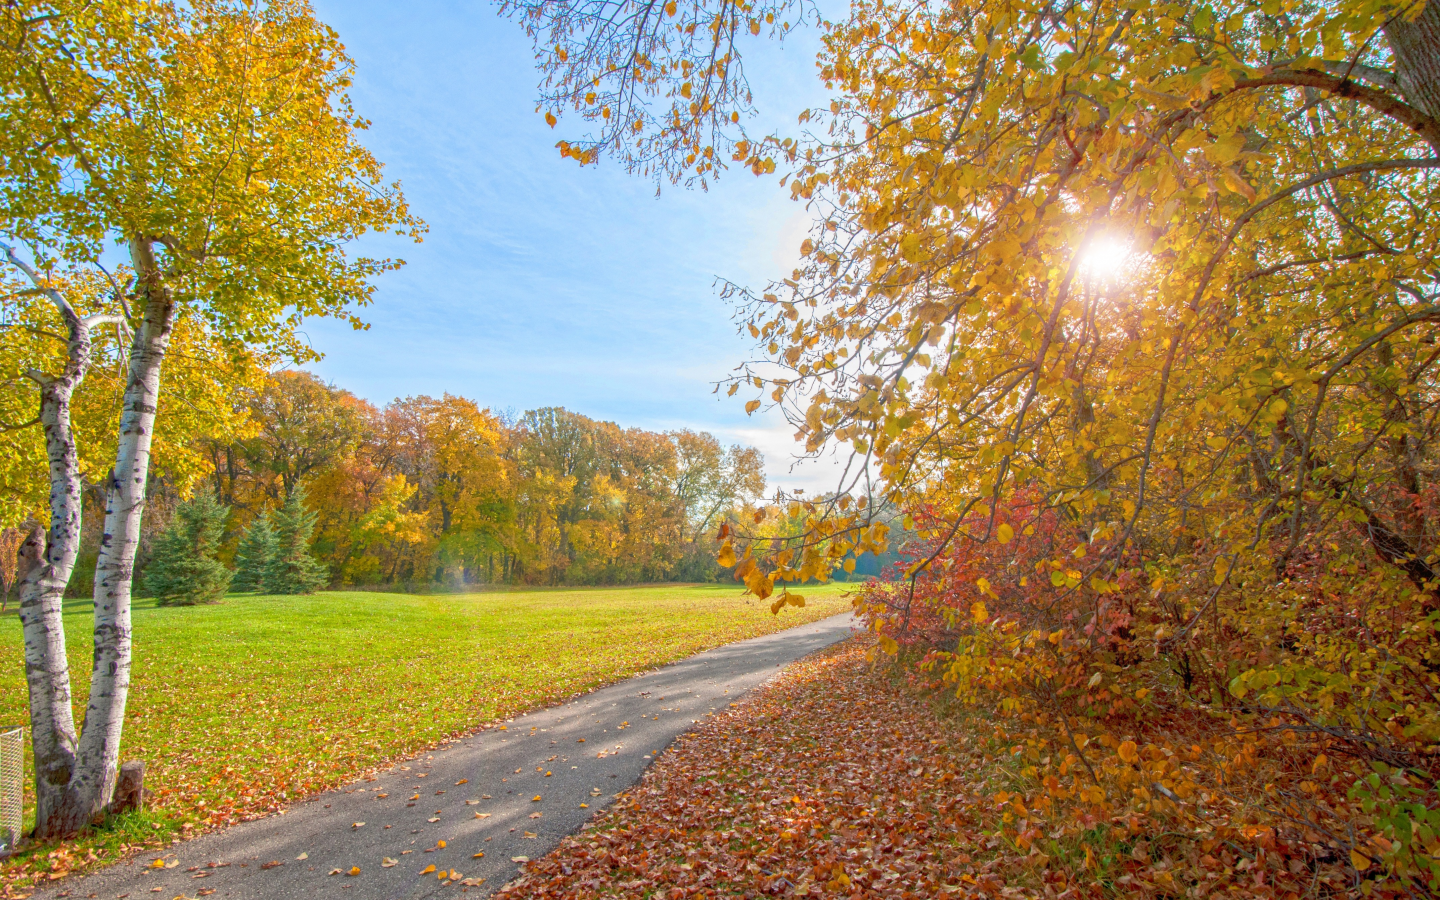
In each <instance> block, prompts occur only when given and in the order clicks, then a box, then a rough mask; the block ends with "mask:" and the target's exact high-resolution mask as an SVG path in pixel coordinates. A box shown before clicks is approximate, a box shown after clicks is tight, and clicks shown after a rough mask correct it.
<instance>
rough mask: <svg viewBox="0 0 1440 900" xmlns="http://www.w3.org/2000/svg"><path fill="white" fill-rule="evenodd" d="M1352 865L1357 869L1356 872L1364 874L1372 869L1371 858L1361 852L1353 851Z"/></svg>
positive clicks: (1351, 856) (1351, 855)
mask: <svg viewBox="0 0 1440 900" xmlns="http://www.w3.org/2000/svg"><path fill="white" fill-rule="evenodd" d="M1350 865H1352V866H1354V867H1355V871H1357V872H1363V871H1365V870H1366V869H1368V868H1370V857H1368V856H1366V855H1365V854H1363V853H1361V852H1360V851H1359V850H1351V851H1350Z"/></svg>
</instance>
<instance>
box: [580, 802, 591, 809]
mask: <svg viewBox="0 0 1440 900" xmlns="http://www.w3.org/2000/svg"><path fill="white" fill-rule="evenodd" d="M580 808H581V809H589V808H590V804H588V803H582V804H580Z"/></svg>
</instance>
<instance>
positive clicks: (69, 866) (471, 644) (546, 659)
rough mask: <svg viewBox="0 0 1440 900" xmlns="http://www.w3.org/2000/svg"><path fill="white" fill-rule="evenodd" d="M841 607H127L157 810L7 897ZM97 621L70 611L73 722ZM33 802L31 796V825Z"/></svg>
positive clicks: (354, 603)
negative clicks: (482, 727)
mask: <svg viewBox="0 0 1440 900" xmlns="http://www.w3.org/2000/svg"><path fill="white" fill-rule="evenodd" d="M843 589H844V586H843V585H830V586H826V587H823V588H807V589H806V590H805V594H806V597H807V601H808V602H807V604H806V606H805V607H804V608H801V609H796V608H794V607H791V608H789V609H787V611H786V612H785V613H784V614H782V615H781V616H779V617H776V616H772V615H771V613H770V610H769V603H768V602H762V601H759V600H756V599H755V598H753V597H742V596H740V594H739V591H738V590H737V588H736V587H734V586H728V585H660V586H646V587H630V588H602V589H583V590H564V591H557V590H550V591H512V592H504V593H495V592H489V593H483V594H469V595H436V596H415V595H404V594H376V593H344V592H332V593H320V594H315V595H313V596H308V597H272V596H252V595H234V596H231V597H229V598H227V599H226V601H225V602H224V603H222V604H219V605H215V606H198V607H180V608H158V607H155V606H154V605H153V602H151V601H140V602H138V603H137V605H136V608H135V613H134V628H135V663H134V673H133V682H132V684H131V691H130V702H129V705H128V709H127V712H126V725H125V747H124V751H123V753H122V756H123V758H125V759H143V760H145V761H146V764H147V767H148V768H147V773H146V785H147V787H148V788H150V789H151V790H153V791H154V792H155V796H154V798H153V799H152V800H151V801H150V806H149V808H148V809H147V810H146V811H145V812H144V813H142V814H137V815H129V816H125V817H121V818H120V819H118V820H116V821H113V822H112V823H111V824H110V825H108V826H106V827H105V828H101V829H97V830H95V831H94V832H92V833H90V834H87V835H84V836H82V837H80V838H79V839H78V840H75V841H71V842H66V843H64V844H60V845H45V846H41V847H36V848H32V849H31V850H29V851H26V852H22V853H21V854H20V855H19V856H18V857H16V858H13V859H11V860H9V861H6V862H4V863H0V897H10V896H20V895H23V894H24V893H25V892H26V891H27V890H28V888H29V887H30V886H31V885H33V884H34V883H35V882H36V880H37V879H40V878H48V877H50V876H51V875H52V874H59V873H62V872H65V871H68V870H73V869H79V868H87V867H90V866H93V865H94V864H96V863H97V862H100V861H103V860H106V859H112V858H114V857H115V856H116V855H118V854H123V853H125V852H128V851H132V850H136V849H139V848H141V847H145V846H155V845H156V844H160V843H169V842H170V841H171V840H172V839H174V838H175V837H177V836H179V835H181V834H186V833H192V832H193V831H194V830H196V829H203V828H210V827H216V826H222V825H227V824H231V823H234V822H238V821H242V820H245V819H248V818H254V817H256V816H259V815H264V814H266V813H268V812H270V811H273V810H275V809H278V808H279V807H281V806H282V805H284V804H285V803H287V802H289V801H292V800H295V799H297V798H300V797H304V796H307V795H310V794H313V793H315V792H317V791H320V790H324V789H326V788H330V787H335V786H337V785H340V784H343V783H346V782H348V781H350V780H353V779H354V778H356V777H358V776H359V775H360V774H361V773H363V772H364V771H366V770H367V769H371V768H374V767H376V766H378V765H380V764H382V763H384V762H386V761H387V760H392V759H395V758H397V757H402V756H406V755H409V754H413V753H415V752H417V751H419V750H421V749H422V748H425V747H429V746H433V745H435V744H437V743H441V742H443V741H445V740H446V739H448V738H451V737H453V736H457V735H459V734H462V733H464V732H467V731H469V730H471V729H473V728H474V727H475V726H477V725H479V724H481V723H483V722H487V721H493V720H496V719H502V718H507V717H509V716H512V715H514V714H516V713H518V712H521V711H523V710H527V709H533V708H535V707H539V706H544V705H547V704H550V703H554V702H556V701H559V700H562V699H564V698H566V697H568V696H572V695H574V694H576V693H580V692H583V691H586V690H589V689H593V688H595V687H597V686H599V685H602V684H607V683H610V682H614V681H617V680H619V679H622V678H625V677H627V676H629V675H633V674H635V673H638V672H641V671H644V670H647V669H650V668H653V667H655V666H657V665H661V664H664V663H668V662H671V661H674V660H677V659H681V658H683V657H686V656H689V655H691V654H694V653H698V652H700V651H701V650H705V649H707V648H710V647H715V646H719V645H721V644H725V643H729V642H731V641H736V640H741V639H743V638H748V637H754V636H757V635H761V634H767V633H770V632H773V631H776V630H779V629H783V628H789V627H792V626H795V625H800V624H803V623H806V622H811V621H815V620H817V619H821V618H824V617H826V616H830V615H834V614H836V613H839V612H843V611H846V610H848V609H849V606H850V604H849V601H848V600H847V599H845V598H844V597H843V596H842V592H843ZM90 610H91V605H90V603H89V602H88V601H87V602H78V601H77V602H74V603H68V604H67V607H66V616H65V626H66V634H67V639H68V644H69V648H70V665H71V672H72V677H73V678H74V680H75V684H74V693H75V697H76V698H77V709H76V716H77V719H78V717H79V715H80V714H81V713H82V712H83V710H84V698H85V696H86V692H87V689H88V676H89V671H90V667H89V658H90V650H89V647H90V627H91V615H90ZM25 721H26V689H25V680H24V663H23V652H22V642H21V634H20V624H19V621H18V620H17V619H15V618H13V617H5V618H0V725H3V724H20V723H23V722H25ZM27 752H28V748H27ZM26 766H27V772H28V771H29V760H28V759H27V760H26ZM30 800H31V795H30V788H29V785H27V815H28V812H29V810H28V807H29V803H30Z"/></svg>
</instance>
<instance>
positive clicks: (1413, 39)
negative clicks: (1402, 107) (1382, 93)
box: [1385, 2, 1440, 151]
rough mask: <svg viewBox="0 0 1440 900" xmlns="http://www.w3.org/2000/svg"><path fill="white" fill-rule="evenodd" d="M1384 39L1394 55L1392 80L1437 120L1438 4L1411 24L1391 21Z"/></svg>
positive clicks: (1439, 87)
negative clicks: (1393, 78) (1387, 41)
mask: <svg viewBox="0 0 1440 900" xmlns="http://www.w3.org/2000/svg"><path fill="white" fill-rule="evenodd" d="M1385 37H1386V38H1387V39H1388V40H1389V42H1390V50H1391V52H1392V53H1394V55H1395V80H1396V81H1397V82H1398V83H1399V85H1400V93H1401V94H1403V95H1404V97H1405V100H1406V102H1407V103H1409V104H1410V105H1411V106H1413V107H1415V108H1416V109H1418V110H1420V111H1421V112H1423V113H1425V114H1426V115H1428V116H1430V117H1431V118H1436V119H1440V2H1433V3H1426V4H1425V8H1424V9H1423V10H1421V11H1420V15H1419V17H1418V18H1416V19H1415V20H1414V21H1413V22H1412V21H1408V20H1407V18H1406V17H1404V16H1401V17H1400V18H1397V19H1395V20H1393V21H1391V22H1390V23H1389V24H1388V25H1386V26H1385ZM1435 149H1436V150H1437V151H1440V147H1436V148H1435Z"/></svg>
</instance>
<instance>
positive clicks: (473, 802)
mask: <svg viewBox="0 0 1440 900" xmlns="http://www.w3.org/2000/svg"><path fill="white" fill-rule="evenodd" d="M465 805H466V806H479V805H480V801H479V800H466V801H465Z"/></svg>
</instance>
